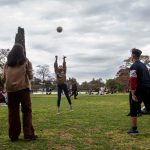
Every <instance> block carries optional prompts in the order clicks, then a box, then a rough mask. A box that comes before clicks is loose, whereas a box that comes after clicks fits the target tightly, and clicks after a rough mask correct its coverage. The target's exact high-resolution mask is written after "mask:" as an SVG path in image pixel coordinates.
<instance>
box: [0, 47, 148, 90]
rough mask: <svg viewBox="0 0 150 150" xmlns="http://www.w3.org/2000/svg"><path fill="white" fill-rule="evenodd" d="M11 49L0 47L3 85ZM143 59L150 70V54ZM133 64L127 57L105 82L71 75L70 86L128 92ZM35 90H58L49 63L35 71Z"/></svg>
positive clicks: (33, 87)
mask: <svg viewBox="0 0 150 150" xmlns="http://www.w3.org/2000/svg"><path fill="white" fill-rule="evenodd" d="M9 51H10V50H9V49H0V83H1V86H2V71H3V67H4V64H5V62H6V58H7V55H8V53H9ZM141 61H142V62H143V63H144V64H146V66H147V67H148V69H149V72H150V56H147V55H142V56H141ZM131 64H132V60H131V57H129V58H127V59H125V60H124V61H123V65H121V66H120V67H119V69H118V72H117V73H116V75H115V77H114V78H113V79H107V80H106V82H105V83H104V81H103V79H102V78H98V79H95V78H93V79H91V81H84V82H82V83H80V84H79V83H78V80H77V79H76V78H74V77H69V78H68V79H67V83H68V87H69V88H71V86H72V84H73V83H74V82H76V83H77V86H78V90H79V91H85V92H87V91H92V92H99V90H100V89H101V88H102V87H103V88H105V89H107V91H109V92H111V93H114V92H128V91H129V89H128V88H129V68H130V66H131ZM31 84H32V90H33V92H38V91H42V92H50V91H52V90H54V91H55V90H56V80H55V77H53V76H52V75H51V72H50V70H49V66H48V65H46V64H45V65H38V66H37V70H36V71H35V72H34V78H33V80H32V81H31Z"/></svg>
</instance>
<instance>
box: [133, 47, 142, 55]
mask: <svg viewBox="0 0 150 150" xmlns="http://www.w3.org/2000/svg"><path fill="white" fill-rule="evenodd" d="M131 51H132V54H134V55H136V56H137V57H140V56H141V54H142V51H141V50H139V49H136V48H133V49H132V50H131Z"/></svg>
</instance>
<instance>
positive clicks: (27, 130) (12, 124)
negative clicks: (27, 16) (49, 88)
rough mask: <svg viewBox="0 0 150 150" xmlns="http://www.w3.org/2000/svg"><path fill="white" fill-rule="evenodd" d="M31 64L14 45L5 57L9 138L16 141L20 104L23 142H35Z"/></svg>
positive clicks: (18, 131)
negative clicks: (31, 96)
mask: <svg viewBox="0 0 150 150" xmlns="http://www.w3.org/2000/svg"><path fill="white" fill-rule="evenodd" d="M32 77H33V74H32V64H31V62H30V61H29V60H28V59H27V58H26V56H25V52H24V48H23V46H22V45H20V44H15V45H14V46H13V48H12V50H11V51H10V53H9V54H8V56H7V62H6V64H5V66H4V72H3V80H4V82H5V88H6V92H7V96H8V97H7V98H8V120H9V138H10V139H11V141H17V140H18V138H19V135H20V133H21V121H20V108H19V107H20V103H21V111H22V119H23V121H22V122H23V132H24V139H25V140H36V138H37V136H35V134H34V128H33V126H32V107H31V98H30V81H29V80H30V79H32Z"/></svg>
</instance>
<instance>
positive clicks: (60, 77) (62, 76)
mask: <svg viewBox="0 0 150 150" xmlns="http://www.w3.org/2000/svg"><path fill="white" fill-rule="evenodd" d="M54 70H55V74H56V82H57V84H58V85H60V84H63V83H66V62H65V61H64V62H63V71H61V72H59V71H58V63H57V61H55V63H54Z"/></svg>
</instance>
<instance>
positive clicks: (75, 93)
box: [70, 81, 78, 99]
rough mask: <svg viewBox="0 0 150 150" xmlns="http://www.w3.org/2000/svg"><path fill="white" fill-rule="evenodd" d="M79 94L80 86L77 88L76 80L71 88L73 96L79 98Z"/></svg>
mask: <svg viewBox="0 0 150 150" xmlns="http://www.w3.org/2000/svg"><path fill="white" fill-rule="evenodd" d="M77 95H78V88H77V83H76V81H75V82H74V83H73V84H72V88H71V95H70V97H71V96H74V99H77Z"/></svg>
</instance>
